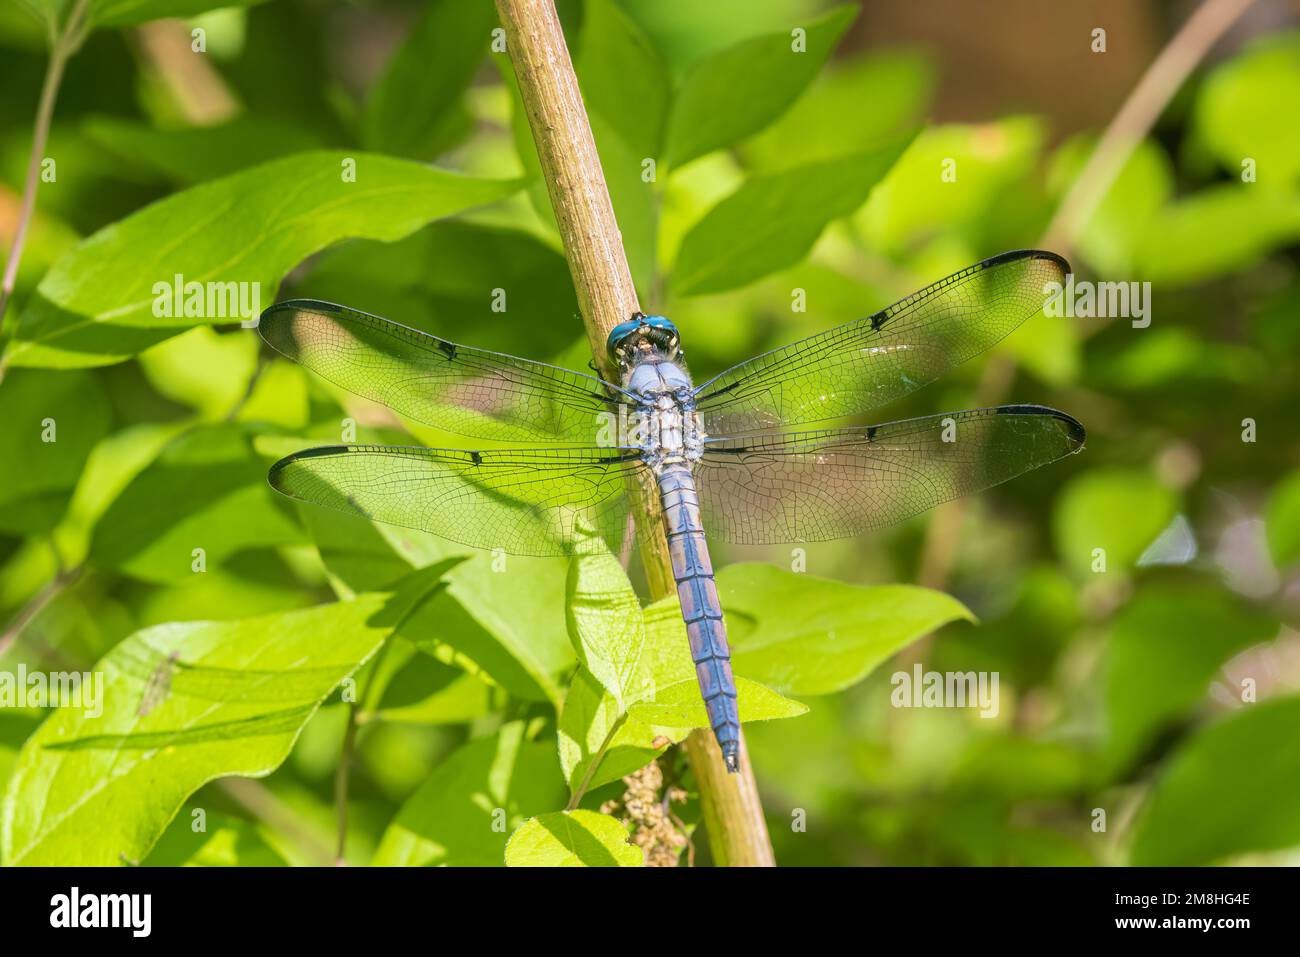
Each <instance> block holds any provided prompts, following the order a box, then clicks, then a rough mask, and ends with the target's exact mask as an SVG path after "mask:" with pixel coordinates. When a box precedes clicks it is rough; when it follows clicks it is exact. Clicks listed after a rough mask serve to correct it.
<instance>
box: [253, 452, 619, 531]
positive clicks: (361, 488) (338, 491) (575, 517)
mask: <svg viewBox="0 0 1300 957" xmlns="http://www.w3.org/2000/svg"><path fill="white" fill-rule="evenodd" d="M640 455H641V453H640V450H638V449H624V448H618V449H527V450H519V451H516V450H508V451H507V450H502V451H497V452H466V451H461V450H459V449H425V448H415V447H410V448H408V447H405V446H387V445H332V446H326V447H323V448H316V449H304V450H303V451H301V452H296V453H294V454H293V455H290V456H289V457H288V458H284V459H281V460H280V461H279V462H277V463H275V465H273V466H272V467H271V473H270V482H271V485H272V487H273V488H275V489H277V490H278V491H280V492H283V493H284V494H285V495H289V496H291V497H293V498H296V499H300V500H302V501H304V502H312V503H314V504H316V505H324V506H326V507H328V508H334V509H338V510H340V511H344V512H351V513H352V514H354V515H360V516H362V517H364V518H368V519H373V520H374V521H377V522H387V523H388V524H390V525H403V526H406V527H407V528H418V529H422V530H424V531H426V532H432V533H433V534H435V535H438V536H440V537H442V538H447V539H450V540H451V541H454V542H460V543H461V544H463V545H471V546H473V547H475V548H489V549H494V548H500V549H503V550H504V551H506V552H508V553H510V554H514V555H567V554H570V552H571V548H572V546H573V545H574V543H575V542H577V541H578V540H579V539H581V538H584V537H589V536H591V535H598V536H600V537H601V538H603V539H604V540H605V542H606V543H608V544H609V545H610V547H611V548H614V549H615V550H617V549H618V548H619V547H620V545H621V543H622V541H623V537H624V535H625V534H626V532H627V529H628V514H629V510H630V509H629V505H628V500H627V496H626V495H625V491H626V485H625V479H626V478H627V477H628V476H629V475H631V474H633V473H634V472H635V471H636V470H638V469H641V468H643V466H642V464H641V458H640Z"/></svg>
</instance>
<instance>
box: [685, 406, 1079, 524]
mask: <svg viewBox="0 0 1300 957" xmlns="http://www.w3.org/2000/svg"><path fill="white" fill-rule="evenodd" d="M1083 442H1084V430H1083V426H1082V425H1081V424H1080V423H1079V422H1078V421H1077V420H1075V419H1074V418H1072V417H1071V416H1069V415H1066V414H1065V413H1064V412H1057V411H1056V410H1055V409H1049V408H1045V407H1043V406H1038V405H1009V406H1001V407H999V408H994V409H977V410H974V411H970V412H951V413H948V414H946V415H934V416H927V417H925V418H919V419H907V420H905V421H900V422H888V423H885V424H884V425H876V426H863V427H859V428H849V429H826V430H821V431H816V432H791V433H787V434H784V435H773V436H754V437H750V438H724V439H710V440H709V441H708V442H707V444H706V449H705V453H704V457H703V459H702V460H701V461H700V463H699V465H698V466H697V472H696V474H697V477H698V488H699V495H700V508H701V511H702V513H703V517H704V527H705V530H706V532H708V533H709V534H711V535H716V536H718V537H719V538H721V539H723V540H725V541H730V542H735V543H737V544H743V545H768V544H773V543H777V542H815V541H825V540H827V539H832V538H846V537H849V536H852V535H857V534H859V533H861V532H864V531H869V530H871V529H876V528H883V527H885V526H887V525H893V524H894V523H896V522H900V521H902V520H903V519H905V518H908V517H910V516H912V515H916V514H918V513H920V512H924V511H925V510H926V509H929V508H932V507H934V506H935V505H938V504H940V503H941V502H946V501H948V500H949V499H954V498H959V497H961V496H962V495H967V494H969V493H971V492H978V491H980V490H981V489H986V488H990V487H992V486H994V485H997V484H999V483H1001V482H1005V481H1007V480H1008V479H1011V478H1014V477H1015V476H1017V475H1020V474H1022V473H1024V472H1028V471H1030V470H1031V469H1035V468H1038V467H1039V466H1040V465H1046V464H1047V463H1049V462H1054V461H1056V460H1057V459H1059V458H1062V457H1063V456H1066V455H1069V454H1071V453H1072V452H1077V451H1078V450H1079V449H1081V448H1082V447H1083Z"/></svg>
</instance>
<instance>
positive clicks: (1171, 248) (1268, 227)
mask: <svg viewBox="0 0 1300 957" xmlns="http://www.w3.org/2000/svg"><path fill="white" fill-rule="evenodd" d="M1298 237H1300V195H1296V194H1292V193H1288V194H1281V195H1279V194H1278V193H1277V191H1270V190H1265V189H1260V188H1259V187H1258V186H1256V185H1254V184H1244V185H1224V186H1212V187H1209V188H1207V189H1203V190H1201V191H1200V192H1199V193H1195V194H1193V195H1192V196H1190V197H1188V198H1187V199H1183V200H1179V201H1178V202H1175V203H1171V204H1169V205H1168V206H1166V207H1165V208H1164V209H1162V210H1161V211H1160V212H1159V213H1157V214H1156V215H1154V216H1152V217H1151V219H1150V220H1149V221H1148V223H1147V227H1146V229H1145V230H1144V232H1143V234H1142V237H1141V239H1140V240H1139V242H1138V246H1137V264H1136V266H1135V269H1136V270H1137V272H1138V273H1139V274H1140V275H1141V276H1142V277H1143V279H1144V280H1146V281H1149V282H1151V283H1153V284H1155V285H1156V286H1158V287H1160V286H1163V287H1164V288H1174V287H1176V286H1179V285H1186V284H1192V283H1201V282H1205V281H1206V280H1209V279H1213V278H1215V277H1217V276H1222V275H1225V274H1227V273H1230V272H1233V271H1234V270H1237V269H1243V268H1246V267H1248V266H1250V265H1251V264H1253V263H1254V262H1255V261H1257V260H1258V259H1260V258H1261V257H1263V256H1264V255H1265V254H1266V253H1268V252H1270V251H1271V250H1273V249H1274V248H1277V247H1280V246H1285V245H1288V244H1290V243H1292V242H1294V241H1295V240H1296V239H1297V238H1298Z"/></svg>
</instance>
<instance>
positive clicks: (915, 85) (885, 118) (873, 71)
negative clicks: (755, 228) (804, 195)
mask: <svg viewBox="0 0 1300 957" xmlns="http://www.w3.org/2000/svg"><path fill="white" fill-rule="evenodd" d="M935 79H936V77H935V69H934V66H933V64H932V63H931V62H930V60H929V59H928V58H927V57H925V56H923V55H921V54H919V53H916V52H913V51H909V50H886V51H879V52H872V53H871V54H869V55H867V56H858V57H854V58H853V59H851V60H843V61H832V62H831V63H829V64H827V67H826V69H825V70H823V71H822V72H821V74H820V75H819V76H818V77H817V79H816V81H815V82H814V83H813V85H812V86H811V87H809V89H808V91H807V92H806V93H804V94H803V96H801V97H800V98H799V101H798V102H797V103H796V104H795V105H794V107H793V108H792V109H791V110H789V111H788V112H786V113H785V114H784V115H783V116H782V117H781V118H780V119H778V120H777V121H776V122H775V123H773V124H772V125H770V126H769V127H767V129H765V130H763V131H762V132H761V133H759V134H758V135H757V136H755V137H753V138H752V139H751V140H749V141H748V142H747V143H745V144H744V146H743V147H742V150H741V151H742V153H743V154H744V156H745V159H746V160H747V161H749V162H750V163H751V164H753V165H755V166H757V167H759V168H761V169H764V170H777V169H786V168H789V167H791V166H803V165H806V164H808V163H816V162H823V161H825V160H831V159H836V158H837V157H840V156H844V155H846V154H849V153H860V152H863V151H864V150H868V149H870V148H871V147H872V146H874V145H875V144H876V143H878V142H880V141H881V140H882V139H884V138H885V137H886V136H888V135H889V134H891V133H897V132H898V131H900V130H903V129H907V128H909V127H912V126H916V125H917V124H919V123H920V122H921V121H922V120H924V119H925V111H926V107H927V106H928V104H929V102H930V98H931V95H932V93H933V90H934V86H935ZM864 104H870V107H871V108H870V109H869V110H864V109H863V105H864ZM850 116H851V117H853V121H852V122H847V123H846V122H845V117H850Z"/></svg>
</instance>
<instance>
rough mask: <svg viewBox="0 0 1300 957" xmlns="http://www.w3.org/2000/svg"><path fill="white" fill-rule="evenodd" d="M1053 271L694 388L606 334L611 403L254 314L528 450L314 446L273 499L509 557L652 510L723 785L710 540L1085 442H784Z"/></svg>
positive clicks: (326, 310)
mask: <svg viewBox="0 0 1300 957" xmlns="http://www.w3.org/2000/svg"><path fill="white" fill-rule="evenodd" d="M1068 271H1069V266H1068V264H1067V263H1066V261H1065V260H1064V259H1062V258H1061V257H1060V256H1057V255H1056V254H1054V253H1050V252H1043V251H1039V250H1021V251H1016V252H1008V253H1004V254H1002V255H1000V256H995V257H993V258H991V259H986V260H984V261H983V262H980V263H976V264H975V265H973V266H970V267H968V268H966V269H963V270H961V271H960V272H957V273H954V274H953V275H951V276H949V277H947V278H946V279H942V280H940V281H939V282H936V283H934V284H933V285H930V286H927V287H925V288H924V289H921V290H920V291H918V292H915V293H913V294H912V295H910V296H908V297H907V298H906V299H903V300H901V301H899V302H896V303H894V304H893V305H892V306H889V307H888V308H886V309H882V310H881V311H880V312H877V313H875V314H874V315H870V316H867V317H866V318H863V319H858V320H855V321H853V322H849V323H847V324H845V325H842V326H838V327H836V328H832V329H829V330H827V331H825V332H821V333H819V334H817V335H814V336H811V337H809V338H807V339H803V340H801V341H799V342H795V343H793V344H791V345H788V346H785V347H783V348H779V349H774V350H772V351H771V352H765V353H763V354H761V355H758V356H755V357H754V358H751V359H748V360H747V361H745V362H742V363H740V364H739V365H736V366H733V367H732V368H730V369H728V370H726V371H725V372H722V373H721V374H719V375H716V376H714V377H713V378H711V379H709V380H708V381H707V382H705V383H704V384H703V385H698V386H697V385H694V384H693V382H692V380H691V377H690V375H689V374H688V373H687V371H686V366H685V363H684V361H683V353H682V348H681V342H680V337H679V333H678V330H677V327H676V326H674V325H673V324H672V322H670V321H669V320H668V319H666V318H664V317H663V316H647V315H642V314H637V315H635V316H632V317H631V318H630V319H629V320H628V321H626V322H624V323H622V324H620V325H619V326H617V327H616V328H615V329H614V330H613V331H612V332H611V333H610V336H609V340H608V350H609V356H610V358H611V360H612V361H613V363H614V364H615V365H616V366H617V368H618V370H619V373H620V376H619V379H620V381H619V382H618V383H617V384H616V383H613V382H606V381H604V380H602V379H599V378H596V377H594V376H591V375H586V374H584V373H579V372H573V371H570V370H567V369H563V368H559V367H557V366H553V365H547V364H545V363H541V362H533V361H530V360H528V359H521V358H517V357H515V356H511V355H505V354H503V353H498V352H489V351H486V350H483V349H476V348H473V347H470V346H463V345H458V344H456V343H453V342H448V341H447V340H445V339H440V338H438V337H437V336H432V335H429V334H427V333H424V332H421V331H418V330H416V329H412V328H409V327H407V326H404V325H399V324H398V323H395V322H391V321H389V320H387V319H381V318H379V317H378V316H372V315H368V314H366V313H363V312H358V311H355V310H352V309H348V308H345V307H343V306H337V305H333V304H331V303H326V302H319V301H315V300H306V299H295V300H291V301H287V302H282V303H278V304H276V305H274V306H272V307H271V308H270V309H268V310H266V311H265V312H264V313H263V314H262V317H261V321H260V325H259V329H260V331H261V335H262V337H263V338H264V339H265V340H266V341H267V342H268V343H269V344H270V345H271V346H272V347H273V348H274V349H275V350H276V351H277V352H279V353H281V354H283V355H285V356H287V357H288V358H290V359H293V360H296V361H297V362H299V363H301V364H303V365H304V366H306V367H307V368H309V369H311V370H312V371H314V372H316V373H317V374H319V375H320V376H322V377H323V378H325V379H327V380H329V381H330V382H333V383H334V384H336V385H338V386H341V387H342V388H344V389H347V390H349V391H351V392H353V393H355V394H357V395H360V396H363V397H365V398H368V399H372V400H375V401H378V402H381V403H383V404H384V405H387V406H388V407H389V408H391V409H393V410H394V411H396V412H398V413H400V414H402V415H404V416H407V417H409V418H411V419H414V420H416V421H418V422H422V423H425V424H427V425H431V426H435V427H437V428H440V429H444V430H446V431H449V432H453V433H456V434H459V435H468V436H477V437H479V438H482V439H487V440H493V441H498V442H507V443H533V444H538V445H542V446H543V447H539V448H529V449H520V450H515V449H492V450H485V451H466V450H462V449H437V448H423V447H403V446H381V445H331V446H326V447H324V448H310V449H306V450H304V451H301V452H297V453H295V454H293V455H290V456H288V457H287V458H284V459H282V460H280V461H279V462H277V463H275V465H274V466H272V468H271V472H270V482H271V485H272V486H273V487H274V488H276V489H277V490H279V491H280V492H283V493H284V494H286V495H289V496H291V497H293V498H295V499H299V500H302V501H304V502H311V503H315V504H317V505H321V506H328V507H332V508H336V509H340V510H342V511H345V512H351V513H353V514H357V515H361V516H364V517H365V518H368V519H372V520H374V521H378V522H387V523H391V524H394V525H402V526H407V527H411V528H417V529H423V530H424V531H427V532H432V533H434V534H435V535H439V536H442V537H444V538H447V539H450V540H452V541H456V542H459V543H462V544H465V545H471V546H475V547H479V548H487V549H501V550H503V551H505V552H506V553H511V554H520V555H568V554H574V553H575V549H577V548H579V547H580V545H581V543H582V542H584V541H587V542H590V541H591V539H592V537H593V536H599V537H600V538H603V539H604V540H605V542H606V543H607V544H608V545H609V546H610V547H611V548H613V549H615V550H618V549H619V548H620V547H622V546H624V545H625V544H627V543H628V542H630V541H631V538H630V536H631V535H632V534H633V532H632V529H633V527H634V525H633V522H632V516H633V513H634V507H633V503H634V502H636V501H638V500H640V501H644V498H643V497H641V498H639V494H640V495H642V496H643V495H644V494H646V493H648V494H650V495H656V494H657V496H658V497H659V499H660V501H661V503H662V506H663V508H662V515H663V525H664V532H665V533H666V535H667V541H668V550H669V555H670V557H671V559H672V568H673V575H674V578H675V580H676V585H677V596H678V599H679V600H680V603H681V612H682V617H683V619H684V620H685V623H686V631H687V635H688V637H689V640H690V648H691V654H692V658H693V660H694V662H695V669H696V675H697V677H698V679H699V685H700V692H701V694H702V696H703V699H704V703H705V709H706V712H707V714H708V718H709V723H710V725H711V726H712V729H713V732H714V734H715V736H716V737H717V741H718V744H719V746H720V747H721V749H722V754H723V756H724V759H725V761H726V764H727V766H728V768H729V769H730V770H732V771H735V770H736V769H737V764H738V759H739V739H740V717H739V710H738V707H737V702H736V686H735V681H734V679H733V677H732V672H731V660H730V651H729V649H728V645H727V635H726V624H725V621H724V618H723V611H722V606H721V603H720V602H719V600H718V592H717V589H716V587H715V585H714V578H713V564H712V561H711V560H710V557H709V547H708V542H709V540H710V539H713V538H716V539H721V540H724V541H728V542H733V543H738V544H743V545H761V544H771V543H778V542H813V541H823V540H827V539H833V538H842V537H847V536H853V535H857V534H859V533H862V532H865V531H868V530H872V529H877V528H881V527H883V526H887V525H891V524H894V523H896V522H899V521H901V520H903V519H905V518H908V517H909V516H912V515H916V514H918V513H920V512H923V511H925V510H926V509H929V508H931V507H933V506H935V505H937V504H939V503H941V502H944V501H947V500H949V499H953V498H957V497H959V496H961V495H965V494H967V493H971V492H976V491H979V490H981V489H986V488H989V487H991V486H994V485H997V484H998V483H1000V482H1004V481H1006V480H1008V479H1011V478H1014V477H1015V476H1017V475H1020V474H1022V473H1024V472H1027V471H1029V470H1030V469H1034V468H1037V467H1038V466H1041V465H1045V464H1047V463H1049V462H1053V461H1055V460H1057V459H1060V458H1062V457H1064V456H1066V455H1069V454H1071V453H1073V452H1077V451H1078V450H1079V449H1080V448H1082V447H1083V442H1084V429H1083V426H1082V425H1081V424H1080V423H1079V422H1078V421H1077V420H1076V419H1074V418H1073V417H1071V416H1069V415H1067V414H1065V413H1064V412H1058V411H1056V410H1054V409H1050V408H1046V407H1043V406H1038V405H1005V406H1000V407H997V408H990V409H976V410H972V411H965V412H952V413H947V414H944V415H932V416H926V417H923V418H913V419H907V420H903V421H896V422H885V423H882V424H877V425H848V426H842V427H836V428H821V429H817V430H815V431H779V430H780V429H782V428H783V427H785V426H788V425H792V424H805V423H824V422H825V421H826V420H830V419H844V418H851V417H854V416H857V415H858V414H859V413H862V412H865V411H867V410H869V409H871V408H874V407H876V406H879V405H882V404H883V403H886V402H889V401H892V400H894V399H898V398H900V397H901V396H904V395H906V394H908V393H910V392H912V391H913V390H915V389H918V388H920V387H921V386H923V385H925V384H927V383H929V382H931V381H933V380H934V379H936V378H938V377H939V376H940V375H942V374H943V373H944V372H946V371H947V370H949V369H951V368H953V367H954V366H956V365H957V364H959V363H961V362H964V361H965V360H967V359H969V358H971V357H972V356H974V355H976V354H978V353H980V352H983V351H984V350H986V349H988V348H989V347H991V346H993V345H994V344H995V343H997V342H998V341H1000V340H1001V339H1003V338H1004V337H1005V336H1007V335H1008V334H1009V333H1010V332H1011V331H1012V330H1014V329H1015V328H1016V327H1017V326H1019V325H1020V324H1021V323H1023V322H1024V321H1025V320H1026V319H1028V318H1030V317H1031V316H1033V315H1035V314H1037V313H1038V312H1039V310H1040V309H1041V307H1042V305H1043V303H1044V286H1045V284H1046V283H1048V282H1062V281H1064V278H1065V274H1066V273H1067V272H1068ZM638 488H639V489H640V490H641V493H638V491H637V490H638ZM636 524H637V526H638V527H639V528H640V534H653V533H654V529H653V526H650V527H649V528H647V527H646V526H647V525H649V523H645V522H641V523H636Z"/></svg>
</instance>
